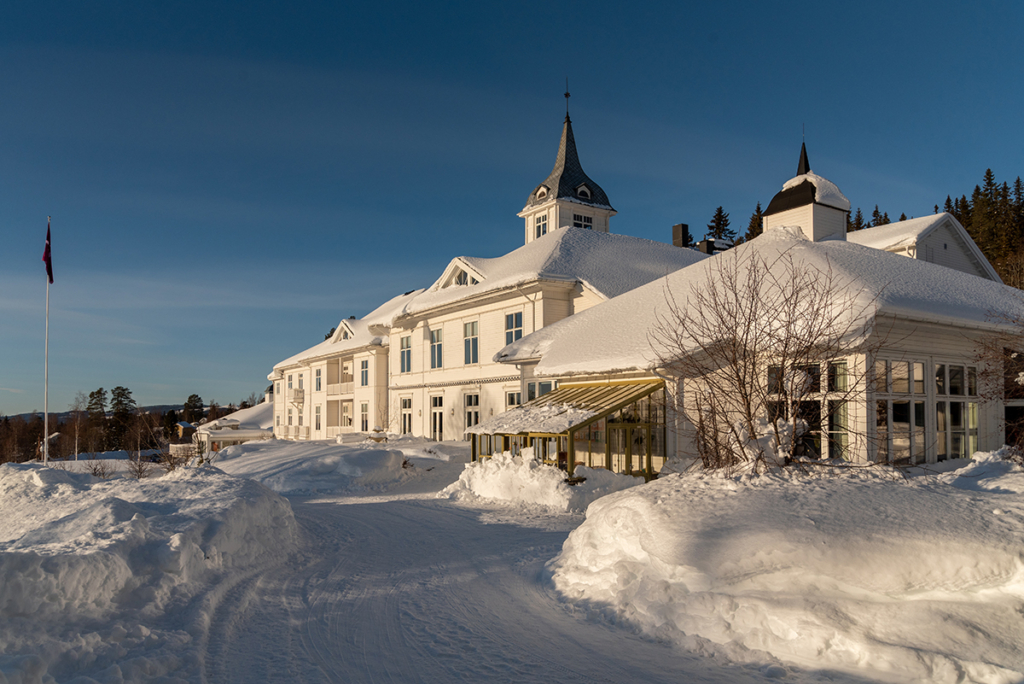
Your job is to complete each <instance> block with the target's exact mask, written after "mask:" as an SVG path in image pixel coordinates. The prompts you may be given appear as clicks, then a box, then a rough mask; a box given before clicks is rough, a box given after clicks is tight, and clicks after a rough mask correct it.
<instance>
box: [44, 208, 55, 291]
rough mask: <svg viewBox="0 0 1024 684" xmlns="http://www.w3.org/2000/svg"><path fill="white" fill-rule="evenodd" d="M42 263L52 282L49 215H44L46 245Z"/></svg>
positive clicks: (51, 282)
mask: <svg viewBox="0 0 1024 684" xmlns="http://www.w3.org/2000/svg"><path fill="white" fill-rule="evenodd" d="M43 263H45V264H46V277H48V278H49V279H50V284H51V285H52V284H53V262H52V261H50V217H49V216H47V217H46V247H44V248H43Z"/></svg>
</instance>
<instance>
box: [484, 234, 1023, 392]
mask: <svg viewBox="0 0 1024 684" xmlns="http://www.w3.org/2000/svg"><path fill="white" fill-rule="evenodd" d="M749 250H758V253H759V254H760V255H761V256H763V257H764V258H765V259H766V261H768V262H769V263H775V264H781V262H780V261H779V260H778V258H777V255H779V254H781V253H784V252H788V253H790V254H792V256H793V258H794V259H795V260H797V262H798V263H806V264H809V265H813V266H816V267H818V268H820V269H822V270H823V271H824V270H826V269H830V270H831V271H832V272H833V273H834V274H835V275H836V276H837V279H838V280H839V281H840V282H845V283H848V284H849V286H850V287H851V288H852V289H853V290H854V291H858V292H860V293H861V295H860V296H861V297H864V298H866V299H865V300H864V301H866V302H871V301H872V299H874V307H873V308H874V310H875V313H876V315H877V314H889V315H895V316H902V317H906V318H910V319H915V320H920V321H930V322H936V323H946V324H950V325H955V326H971V327H983V328H984V327H996V326H995V325H994V324H993V323H991V322H990V320H989V314H990V312H995V313H1003V314H1007V315H1015V314H1019V313H1020V310H1021V308H1022V300H1021V296H1020V291H1019V290H1015V289H1014V288H1011V287H1008V286H1006V285H1003V284H1001V283H998V282H992V281H990V280H986V279H984V278H979V277H977V276H973V275H970V274H967V273H963V272H961V271H957V270H953V269H949V268H945V267H942V266H937V265H935V264H929V263H927V262H923V261H919V260H917V259H908V258H906V257H903V256H899V255H897V254H891V253H889V252H885V251H881V250H878V249H874V248H870V247H865V246H863V245H857V244H853V243H850V242H845V241H842V240H826V241H822V242H812V241H810V240H808V239H807V238H805V237H804V236H803V235H802V233H800V232H799V229H791V228H778V229H775V230H771V231H766V232H765V233H764V234H763V235H760V236H759V237H757V238H755V239H753V240H751V241H749V242H747V243H745V244H743V245H740V246H739V247H736V248H734V249H733V250H730V251H728V252H723V253H721V254H717V255H715V256H714V257H712V258H711V260H709V261H708V262H705V263H702V264H696V265H693V266H689V267H687V268H684V269H682V270H679V271H676V272H675V273H672V274H670V275H668V276H666V277H665V278H661V279H658V280H656V281H654V282H652V283H650V284H648V285H645V286H643V287H640V288H637V289H636V290H633V291H631V292H627V293H626V294H624V295H621V296H619V297H616V298H615V299H612V300H610V301H607V302H603V303H601V304H599V305H597V306H595V307H593V308H591V309H588V310H586V311H583V312H581V313H579V314H576V315H575V316H571V317H569V318H567V319H564V320H562V321H558V322H557V323H555V324H553V325H549V326H547V327H544V328H542V329H540V330H538V331H537V332H535V333H533V334H531V335H527V336H526V337H524V338H522V339H521V340H518V341H516V342H514V343H512V344H510V345H508V346H507V347H505V348H504V349H502V350H501V351H500V352H498V354H497V355H495V357H494V358H495V360H496V361H504V362H508V363H514V362H522V361H527V360H536V359H539V362H538V364H537V367H536V369H535V372H536V374H537V375H572V374H575V373H608V372H616V371H629V370H649V369H651V368H652V367H653V362H654V359H655V358H656V354H655V350H654V348H653V347H652V343H651V342H650V340H649V338H648V332H649V331H651V330H653V329H654V328H655V327H656V326H657V322H658V317H659V316H663V315H665V314H666V313H667V302H666V292H669V291H670V292H672V293H674V295H675V297H676V298H677V300H678V301H679V302H681V303H682V302H685V298H686V295H687V292H689V290H690V288H691V287H692V286H693V285H703V286H707V285H708V283H710V282H711V280H712V279H713V273H712V270H711V267H712V266H713V264H714V260H716V259H731V258H737V257H739V258H742V257H743V256H745V255H746V254H748V253H749ZM779 267H781V265H780V266H779Z"/></svg>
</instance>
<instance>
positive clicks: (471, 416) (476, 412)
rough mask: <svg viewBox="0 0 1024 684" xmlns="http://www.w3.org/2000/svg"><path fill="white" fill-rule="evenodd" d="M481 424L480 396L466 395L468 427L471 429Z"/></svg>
mask: <svg viewBox="0 0 1024 684" xmlns="http://www.w3.org/2000/svg"><path fill="white" fill-rule="evenodd" d="M479 422H480V395H479V394H467V395H466V427H467V428H471V427H473V426H474V425H476V424H477V423H479Z"/></svg>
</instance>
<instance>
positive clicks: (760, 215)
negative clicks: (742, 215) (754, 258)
mask: <svg viewBox="0 0 1024 684" xmlns="http://www.w3.org/2000/svg"><path fill="white" fill-rule="evenodd" d="M763 231H764V212H763V211H762V210H761V203H760V202H758V203H757V208H756V209H754V213H753V214H751V215H750V221H749V222H748V223H747V233H746V235H744V236H743V239H744V240H753V239H754V238H756V237H757V236H758V235H760V234H761V233H762V232H763Z"/></svg>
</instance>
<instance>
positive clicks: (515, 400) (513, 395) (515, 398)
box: [505, 392, 523, 408]
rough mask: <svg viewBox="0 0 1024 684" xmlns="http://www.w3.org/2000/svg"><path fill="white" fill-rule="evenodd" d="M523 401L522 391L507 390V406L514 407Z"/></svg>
mask: <svg viewBox="0 0 1024 684" xmlns="http://www.w3.org/2000/svg"><path fill="white" fill-rule="evenodd" d="M522 403H523V393H522V392H506V393H505V406H506V407H508V408H512V407H513V406H519V405H520V404H522Z"/></svg>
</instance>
